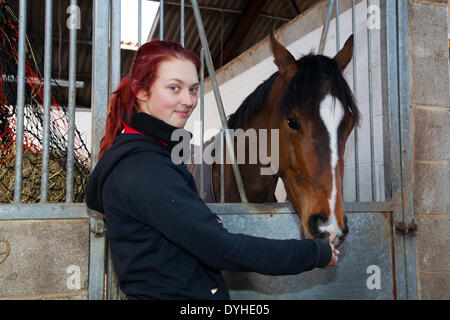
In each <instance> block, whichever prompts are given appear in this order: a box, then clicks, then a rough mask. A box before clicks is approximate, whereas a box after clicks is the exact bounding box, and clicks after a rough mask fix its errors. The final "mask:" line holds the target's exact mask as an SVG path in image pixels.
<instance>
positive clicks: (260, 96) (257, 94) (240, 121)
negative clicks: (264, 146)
mask: <svg viewBox="0 0 450 320" xmlns="http://www.w3.org/2000/svg"><path fill="white" fill-rule="evenodd" d="M279 74H280V73H279V72H278V71H277V72H275V73H274V74H272V75H271V76H270V78H268V79H266V80H265V81H264V82H263V83H261V84H260V85H259V86H258V87H257V88H256V89H255V90H254V91H253V92H252V93H250V95H248V96H247V98H245V100H244V102H242V104H241V105H240V106H239V108H238V109H237V110H236V112H235V113H233V114H232V115H230V117H229V118H228V128H230V129H237V128H243V127H244V125H245V124H246V123H247V122H248V121H249V120H250V118H251V117H253V115H255V114H256V113H257V112H258V111H259V110H260V109H261V108H262V106H263V105H264V101H265V100H266V98H267V96H268V95H269V92H270V88H271V87H272V84H273V82H274V81H275V78H276V77H277V76H278V75H279Z"/></svg>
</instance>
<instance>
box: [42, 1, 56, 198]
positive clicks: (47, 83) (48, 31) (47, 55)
mask: <svg viewBox="0 0 450 320" xmlns="http://www.w3.org/2000/svg"><path fill="white" fill-rule="evenodd" d="M52 12H53V0H46V1H45V37H44V101H43V102H44V119H43V124H42V127H43V142H42V176H41V200H40V202H41V203H42V202H47V201H48V162H49V155H50V99H51V92H52V91H51V88H52V84H51V81H52V27H53V16H52Z"/></svg>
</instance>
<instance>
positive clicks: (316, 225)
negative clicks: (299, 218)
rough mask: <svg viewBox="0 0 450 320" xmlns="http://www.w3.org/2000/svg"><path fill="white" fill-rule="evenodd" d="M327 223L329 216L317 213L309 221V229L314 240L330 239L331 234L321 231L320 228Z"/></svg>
mask: <svg viewBox="0 0 450 320" xmlns="http://www.w3.org/2000/svg"><path fill="white" fill-rule="evenodd" d="M326 222H327V216H326V215H325V213H323V212H320V213H315V214H312V215H311V216H310V217H309V219H308V227H309V232H310V233H311V235H312V236H313V237H314V238H321V239H328V238H329V237H330V233H329V232H326V231H325V232H324V231H323V230H320V226H322V225H323V224H325V223H326Z"/></svg>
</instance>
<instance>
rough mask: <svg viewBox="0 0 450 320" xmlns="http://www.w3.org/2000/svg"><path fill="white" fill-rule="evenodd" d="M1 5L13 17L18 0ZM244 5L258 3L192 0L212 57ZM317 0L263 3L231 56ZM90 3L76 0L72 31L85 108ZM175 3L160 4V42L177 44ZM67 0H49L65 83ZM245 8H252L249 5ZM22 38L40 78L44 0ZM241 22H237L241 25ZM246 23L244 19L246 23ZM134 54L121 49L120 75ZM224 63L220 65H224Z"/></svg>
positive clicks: (33, 5)
mask: <svg viewBox="0 0 450 320" xmlns="http://www.w3.org/2000/svg"><path fill="white" fill-rule="evenodd" d="M3 1H6V2H7V3H8V4H9V5H10V6H11V7H12V8H13V10H14V11H15V13H16V14H17V13H18V1H11V0H3ZM249 1H259V0H226V1H225V0H198V3H199V6H200V11H201V15H202V19H203V24H204V28H205V32H206V36H207V39H208V43H209V46H210V51H211V55H212V57H213V59H217V61H218V62H219V65H218V66H220V57H221V54H223V46H224V45H225V44H226V42H227V39H228V38H229V37H230V36H232V35H231V33H232V31H233V28H234V27H235V25H236V24H238V23H239V21H241V19H244V18H245V17H244V18H243V17H242V12H243V11H244V10H245V8H246V7H247V5H248V2H249ZM318 2H320V0H277V1H271V0H269V1H267V2H266V4H265V5H264V7H263V8H262V11H261V13H260V14H259V16H258V18H257V19H255V21H254V23H253V24H252V25H251V28H249V31H248V33H247V34H246V35H245V36H244V37H243V38H242V39H241V42H240V45H239V47H238V49H237V50H236V51H235V52H234V53H233V57H236V56H238V55H240V54H241V53H243V52H244V51H246V50H247V49H248V48H250V47H252V46H253V45H254V44H256V43H257V42H259V41H260V40H261V39H263V38H264V37H265V36H267V34H268V33H269V31H270V30H271V29H273V30H276V29H278V28H279V27H281V26H282V25H284V24H285V23H286V22H288V21H289V20H291V19H293V18H294V17H296V16H297V15H298V14H299V13H301V12H303V11H305V10H306V9H308V8H309V7H311V6H312V5H314V4H316V3H318ZM92 3H93V1H92V0H78V6H79V7H80V11H81V29H79V30H78V32H77V76H76V79H77V81H82V82H83V83H84V86H83V88H78V89H77V97H76V101H77V106H81V107H87V108H89V107H90V105H91V78H92V75H91V71H92ZM179 3H180V1H179V0H171V1H165V6H164V31H165V33H164V38H165V39H170V40H175V41H180V5H179ZM185 3H186V8H185V47H186V48H188V49H190V50H192V51H193V52H195V53H197V54H199V52H200V47H201V45H200V39H199V37H198V32H197V26H196V23H195V19H194V15H193V12H192V8H191V7H190V1H188V0H186V1H185ZM69 5H70V0H57V1H53V37H52V38H53V51H52V58H53V59H52V60H53V62H52V63H53V74H52V77H53V78H54V79H62V80H67V79H68V70H69V29H68V28H67V26H66V21H67V19H68V17H69V14H68V13H67V11H66V10H67V8H68V7H69ZM249 5H250V6H252V5H253V4H252V3H250V4H249ZM27 17H28V22H27V24H28V26H27V35H28V37H29V39H30V41H31V43H32V46H33V48H34V50H35V54H36V58H37V61H38V63H39V64H40V66H41V67H40V69H41V73H42V76H43V70H44V68H43V55H44V27H45V0H32V1H28V9H27ZM241 22H242V21H241ZM247 22H248V21H247ZM155 26H156V27H155V29H154V32H153V37H152V39H159V21H157V22H156V24H155ZM134 54H135V51H133V50H124V49H122V55H121V56H122V58H121V59H122V61H121V70H122V75H125V74H126V73H127V72H128V70H129V68H130V65H131V63H132V61H133V57H134ZM226 62H227V61H222V64H225V63H226ZM57 100H58V103H59V104H66V103H67V88H65V87H62V88H61V90H60V94H59V95H58V97H57Z"/></svg>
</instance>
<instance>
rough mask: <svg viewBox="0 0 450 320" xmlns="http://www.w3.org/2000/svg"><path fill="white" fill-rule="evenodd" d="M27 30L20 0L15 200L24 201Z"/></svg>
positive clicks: (23, 8)
mask: <svg viewBox="0 0 450 320" xmlns="http://www.w3.org/2000/svg"><path fill="white" fill-rule="evenodd" d="M26 32H27V0H20V2H19V52H18V56H19V57H18V63H17V124H16V162H15V169H14V170H15V172H14V202H22V178H23V174H22V170H23V133H24V131H23V129H24V128H23V127H24V119H23V118H24V108H25V101H24V100H25V49H26Z"/></svg>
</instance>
